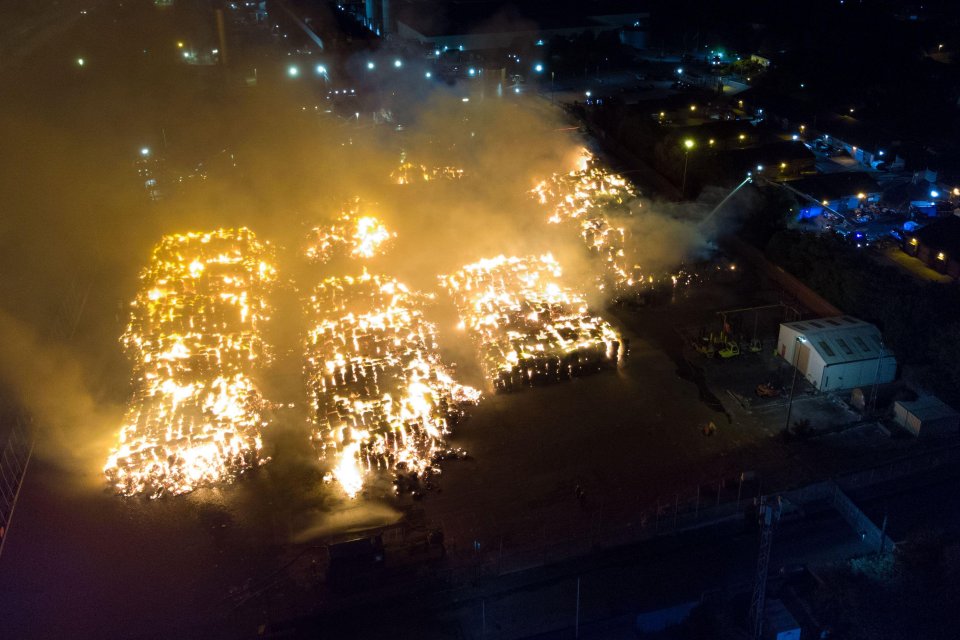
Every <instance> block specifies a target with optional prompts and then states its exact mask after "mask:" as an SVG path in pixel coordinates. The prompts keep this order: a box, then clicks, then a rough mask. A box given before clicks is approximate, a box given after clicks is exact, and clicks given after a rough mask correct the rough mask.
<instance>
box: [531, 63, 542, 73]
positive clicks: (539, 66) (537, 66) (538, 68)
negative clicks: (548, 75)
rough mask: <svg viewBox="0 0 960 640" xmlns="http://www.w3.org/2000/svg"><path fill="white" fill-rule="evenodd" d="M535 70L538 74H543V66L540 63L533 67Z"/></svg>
mask: <svg viewBox="0 0 960 640" xmlns="http://www.w3.org/2000/svg"><path fill="white" fill-rule="evenodd" d="M533 70H534V71H536V72H537V73H543V65H542V64H540V63H539V62H538V63H537V64H535V65H533Z"/></svg>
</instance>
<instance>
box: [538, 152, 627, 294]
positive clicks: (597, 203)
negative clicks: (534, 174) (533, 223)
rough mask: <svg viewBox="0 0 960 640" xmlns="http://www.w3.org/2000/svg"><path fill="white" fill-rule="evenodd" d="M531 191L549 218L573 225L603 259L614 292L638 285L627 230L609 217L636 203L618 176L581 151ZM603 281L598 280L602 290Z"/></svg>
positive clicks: (625, 182) (590, 247) (624, 213)
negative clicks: (571, 166) (572, 166)
mask: <svg viewBox="0 0 960 640" xmlns="http://www.w3.org/2000/svg"><path fill="white" fill-rule="evenodd" d="M533 194H534V195H535V197H536V198H537V200H538V201H539V202H540V204H542V205H544V206H546V207H547V208H548V210H549V212H550V215H549V217H548V222H550V223H551V224H570V225H575V226H576V228H577V230H578V233H579V234H580V237H581V239H582V240H583V242H584V244H585V245H586V246H587V248H588V249H589V250H590V252H591V253H594V254H596V255H597V256H598V257H599V258H600V259H601V260H603V262H604V266H605V269H606V277H605V278H604V280H605V281H606V283H609V284H610V285H612V287H613V288H614V289H615V290H624V289H629V288H632V287H634V286H636V285H637V284H642V283H643V275H642V270H641V268H640V266H639V265H635V264H631V262H630V260H629V258H628V257H627V255H626V253H625V245H626V232H625V230H624V228H623V226H619V225H617V224H616V223H615V221H613V220H612V218H613V216H614V215H615V214H618V213H619V214H620V215H621V217H625V216H630V215H632V211H631V208H630V207H631V206H639V202H638V201H637V193H636V191H635V190H634V189H633V188H632V187H631V186H630V184H629V183H628V182H627V180H626V179H625V178H624V177H623V176H620V175H617V174H614V173H610V172H609V171H607V170H606V169H604V168H603V167H600V166H599V165H598V163H597V162H596V159H595V158H594V157H593V156H592V155H591V154H590V153H589V152H588V151H587V150H586V149H583V150H581V155H580V157H579V158H578V160H577V169H576V170H574V171H571V172H569V173H565V174H563V173H558V174H554V175H553V176H552V177H551V178H550V179H549V180H543V181H541V182H540V183H538V184H537V185H536V186H535V187H534V188H533ZM606 283H604V282H601V288H603V287H604V286H605V284H606Z"/></svg>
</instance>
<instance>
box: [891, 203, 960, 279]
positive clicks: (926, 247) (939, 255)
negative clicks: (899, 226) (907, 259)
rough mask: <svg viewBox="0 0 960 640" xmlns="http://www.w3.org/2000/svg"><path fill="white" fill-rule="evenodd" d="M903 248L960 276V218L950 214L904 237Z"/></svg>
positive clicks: (943, 271)
mask: <svg viewBox="0 0 960 640" xmlns="http://www.w3.org/2000/svg"><path fill="white" fill-rule="evenodd" d="M903 250H904V251H905V252H906V253H907V254H909V255H911V256H915V257H917V258H919V259H920V260H922V261H923V262H924V263H925V264H926V265H927V266H929V267H930V268H931V269H933V270H935V271H939V272H940V273H945V274H946V275H948V276H950V277H951V278H958V277H960V218H958V217H957V216H949V217H946V218H942V219H940V220H937V221H935V222H931V223H930V224H928V225H927V226H925V227H923V228H922V229H919V230H917V231H914V232H913V233H911V234H909V235H908V236H907V237H906V238H904V243H903Z"/></svg>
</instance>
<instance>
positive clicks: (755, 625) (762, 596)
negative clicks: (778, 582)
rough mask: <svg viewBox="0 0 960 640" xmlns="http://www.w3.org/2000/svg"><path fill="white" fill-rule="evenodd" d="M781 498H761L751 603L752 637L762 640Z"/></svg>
mask: <svg viewBox="0 0 960 640" xmlns="http://www.w3.org/2000/svg"><path fill="white" fill-rule="evenodd" d="M780 511H781V505H780V496H776V498H775V499H772V500H771V499H768V498H767V496H761V497H760V509H759V513H758V514H757V518H758V521H759V522H760V553H759V555H758V557H757V576H756V579H755V581H754V585H753V598H752V599H751V601H750V637H751V638H752V639H753V640H760V636H761V634H762V633H763V614H764V607H765V600H766V597H767V573H768V571H769V567H770V545H771V543H772V542H773V527H774V525H776V524H777V522H778V521H779V520H780Z"/></svg>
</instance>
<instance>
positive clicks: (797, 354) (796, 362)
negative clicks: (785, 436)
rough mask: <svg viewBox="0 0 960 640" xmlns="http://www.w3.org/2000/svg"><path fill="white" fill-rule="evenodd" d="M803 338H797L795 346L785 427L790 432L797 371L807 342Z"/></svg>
mask: <svg viewBox="0 0 960 640" xmlns="http://www.w3.org/2000/svg"><path fill="white" fill-rule="evenodd" d="M806 341H807V339H806V338H804V337H803V336H797V341H796V342H795V343H794V345H793V380H792V381H791V382H790V400H789V401H788V402H787V421H786V423H785V424H784V425H783V428H784V430H785V431H786V432H787V433H789V432H790V414H791V413H792V412H793V391H794V389H796V387H797V371H798V369H799V366H798V365H799V363H800V343H802V342H806Z"/></svg>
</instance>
